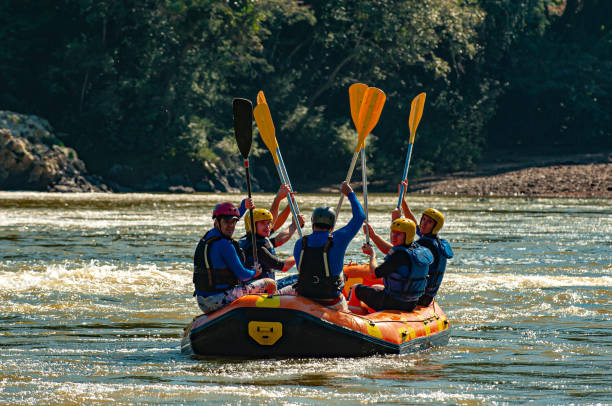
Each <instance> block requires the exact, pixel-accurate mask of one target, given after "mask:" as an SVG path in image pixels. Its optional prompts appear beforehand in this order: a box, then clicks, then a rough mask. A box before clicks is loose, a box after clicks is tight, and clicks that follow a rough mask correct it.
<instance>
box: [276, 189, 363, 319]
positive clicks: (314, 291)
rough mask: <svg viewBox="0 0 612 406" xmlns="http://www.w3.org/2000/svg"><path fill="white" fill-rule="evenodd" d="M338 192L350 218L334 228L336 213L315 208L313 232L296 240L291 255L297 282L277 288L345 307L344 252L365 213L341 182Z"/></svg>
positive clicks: (346, 308)
mask: <svg viewBox="0 0 612 406" xmlns="http://www.w3.org/2000/svg"><path fill="white" fill-rule="evenodd" d="M341 192H342V194H344V195H345V196H346V197H347V198H348V200H349V202H350V203H351V210H352V214H353V216H352V218H351V220H350V221H349V222H348V223H347V224H346V225H345V226H344V227H342V228H340V229H338V230H336V231H334V225H335V222H336V215H335V213H334V211H333V210H331V209H330V208H329V207H317V208H316V209H315V210H314V211H313V213H312V219H311V220H312V234H310V235H307V236H304V237H303V238H301V239H299V240H297V242H296V243H295V246H294V247H293V256H294V257H295V261H296V263H297V264H298V265H297V268H298V282H297V284H295V285H294V286H293V287H292V286H288V287H286V288H283V289H281V290H280V291H279V293H280V294H298V295H300V296H304V297H307V298H309V299H311V300H314V301H316V302H318V303H320V304H322V305H324V306H328V307H331V308H333V309H337V310H348V306H347V303H346V299H345V298H344V295H343V294H342V289H343V288H344V273H343V272H342V271H343V267H344V255H345V253H346V249H347V247H348V245H349V243H350V242H351V240H352V239H353V237H355V235H356V234H357V233H358V232H359V228H360V227H361V225H362V224H363V221H364V220H365V213H364V211H363V208H362V207H361V204H360V203H359V200H357V196H356V195H355V193H354V192H353V189H352V188H351V186H350V185H349V184H348V183H347V182H343V183H342V187H341Z"/></svg>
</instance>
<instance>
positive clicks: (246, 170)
mask: <svg viewBox="0 0 612 406" xmlns="http://www.w3.org/2000/svg"><path fill="white" fill-rule="evenodd" d="M244 171H245V172H246V178H247V195H248V196H249V199H250V198H251V175H250V173H249V159H248V158H247V159H245V160H244ZM249 217H250V219H251V243H252V244H253V262H254V264H255V265H257V264H258V262H259V261H258V258H257V239H256V237H255V234H256V233H257V230H256V229H255V218H254V217H253V209H249Z"/></svg>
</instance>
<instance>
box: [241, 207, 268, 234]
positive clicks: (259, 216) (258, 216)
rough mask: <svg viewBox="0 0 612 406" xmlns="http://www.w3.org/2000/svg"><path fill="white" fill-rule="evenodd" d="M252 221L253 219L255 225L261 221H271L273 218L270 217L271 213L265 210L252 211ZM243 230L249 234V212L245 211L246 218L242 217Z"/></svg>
mask: <svg viewBox="0 0 612 406" xmlns="http://www.w3.org/2000/svg"><path fill="white" fill-rule="evenodd" d="M253 219H255V223H257V222H258V221H262V220H270V221H272V220H273V219H274V217H272V213H270V210H266V209H254V210H253ZM244 228H245V229H246V232H247V233H250V232H251V212H250V211H247V213H246V216H244Z"/></svg>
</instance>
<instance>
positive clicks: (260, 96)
mask: <svg viewBox="0 0 612 406" xmlns="http://www.w3.org/2000/svg"><path fill="white" fill-rule="evenodd" d="M257 104H267V102H266V96H264V92H263V90H260V91H259V93H257Z"/></svg>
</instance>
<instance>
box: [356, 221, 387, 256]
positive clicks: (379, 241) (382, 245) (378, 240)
mask: <svg viewBox="0 0 612 406" xmlns="http://www.w3.org/2000/svg"><path fill="white" fill-rule="evenodd" d="M366 228H367V230H368V231H369V233H370V238H371V239H372V241H373V242H374V244H375V245H376V247H377V248H378V249H379V250H380V252H382V253H383V254H387V253H388V252H389V250H390V249H391V247H393V245H391V244H390V243H389V242H387V241H385V239H384V238H382V237H381V236H380V235H378V234H377V233H376V231H374V229H373V228H372V226H371V225H370V224H368V223H364V225H363V232H364V233H365V232H366Z"/></svg>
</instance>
